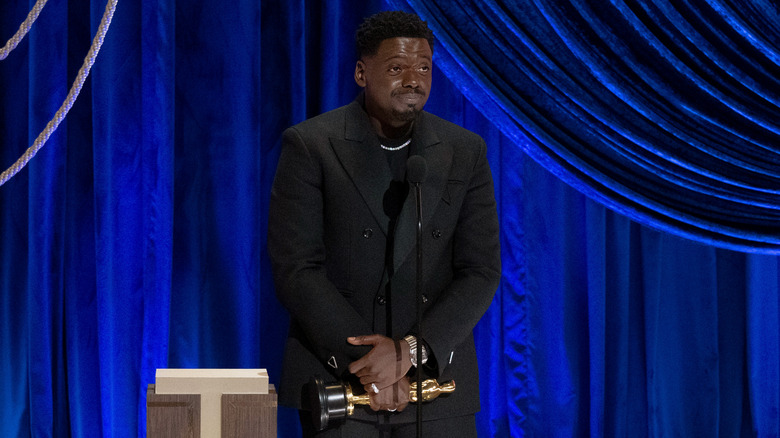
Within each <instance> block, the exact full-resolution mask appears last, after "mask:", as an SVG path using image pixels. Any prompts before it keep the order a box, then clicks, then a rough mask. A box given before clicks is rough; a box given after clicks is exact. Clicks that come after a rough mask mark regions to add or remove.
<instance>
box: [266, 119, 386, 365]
mask: <svg viewBox="0 0 780 438" xmlns="http://www.w3.org/2000/svg"><path fill="white" fill-rule="evenodd" d="M323 203H324V196H323V187H322V170H321V166H320V164H319V162H318V161H317V160H316V158H314V157H313V154H312V153H311V151H310V150H309V146H308V145H307V144H305V142H304V141H303V139H302V137H301V135H300V134H299V132H298V131H297V130H296V129H295V128H289V129H287V130H286V131H285V132H284V134H283V137H282V151H281V156H280V158H279V164H278V167H277V170H276V176H275V178H274V183H273V188H272V189H271V200H270V206H269V217H268V252H269V255H270V259H271V263H272V268H273V272H274V280H275V284H276V294H277V297H278V298H279V300H280V301H281V303H282V305H284V306H285V307H286V308H287V309H288V310H289V312H290V314H291V316H292V318H293V319H294V320H295V321H296V322H297V323H298V324H299V325H300V327H302V329H303V331H304V333H305V334H306V336H307V338H308V340H309V341H310V343H311V345H312V346H313V348H314V350H315V351H314V352H315V354H316V355H317V356H318V358H319V359H320V360H321V361H322V362H323V363H330V366H329V367H328V368H329V369H331V370H332V371H333V373H334V375H336V376H337V377H341V376H342V375H343V374H344V373H345V371H346V369H347V365H349V363H350V362H351V361H353V360H355V359H358V358H360V357H361V356H363V355H364V354H366V353H367V352H368V351H369V348H368V347H366V346H352V345H349V344H348V343H347V341H346V338H347V337H349V336H358V335H363V334H370V333H371V328H370V325H369V324H368V323H367V322H366V321H365V320H364V319H363V318H362V317H361V316H360V315H359V314H358V313H357V312H356V311H355V310H354V308H353V307H352V306H350V305H349V304H348V303H347V301H346V299H345V298H344V297H343V296H342V295H341V294H340V293H339V292H338V290H337V289H336V287H335V286H334V285H333V284H332V282H331V281H329V280H328V277H327V275H326V271H325V257H326V251H325V244H324V238H323V233H324V231H325V230H324V219H323ZM333 362H335V364H336V365H337V366H336V367H335V369H334V367H333Z"/></svg>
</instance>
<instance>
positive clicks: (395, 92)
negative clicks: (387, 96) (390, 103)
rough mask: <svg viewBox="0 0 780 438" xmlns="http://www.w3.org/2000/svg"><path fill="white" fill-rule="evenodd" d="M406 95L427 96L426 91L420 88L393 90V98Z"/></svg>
mask: <svg viewBox="0 0 780 438" xmlns="http://www.w3.org/2000/svg"><path fill="white" fill-rule="evenodd" d="M404 94H419V95H421V96H425V91H423V90H421V89H419V88H398V89H396V90H393V92H392V94H391V95H392V96H393V97H395V96H401V95H404Z"/></svg>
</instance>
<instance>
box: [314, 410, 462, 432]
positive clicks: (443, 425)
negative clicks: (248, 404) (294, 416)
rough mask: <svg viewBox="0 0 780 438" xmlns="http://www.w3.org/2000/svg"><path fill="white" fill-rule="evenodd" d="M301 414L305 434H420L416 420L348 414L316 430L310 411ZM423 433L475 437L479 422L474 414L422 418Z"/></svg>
mask: <svg viewBox="0 0 780 438" xmlns="http://www.w3.org/2000/svg"><path fill="white" fill-rule="evenodd" d="M299 415H300V419H301V426H302V429H303V437H304V438H311V437H316V438H337V437H342V438H352V437H354V438H372V437H373V438H415V437H416V436H417V423H406V424H394V425H391V424H380V423H377V422H365V421H356V420H351V419H349V418H347V420H346V422H344V423H343V424H342V425H340V426H339V427H336V428H329V429H326V430H323V431H321V432H317V430H316V429H315V428H314V425H313V424H312V421H311V412H309V411H299ZM387 415H393V414H390V413H388V414H387ZM422 435H423V437H424V438H455V437H457V438H476V437H477V422H476V419H475V418H474V415H466V416H463V417H454V418H445V419H441V420H430V421H423V427H422Z"/></svg>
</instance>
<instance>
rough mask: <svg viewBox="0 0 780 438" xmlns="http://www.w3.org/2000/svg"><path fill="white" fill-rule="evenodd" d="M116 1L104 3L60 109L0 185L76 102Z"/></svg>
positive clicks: (1, 180) (35, 150)
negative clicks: (98, 23)
mask: <svg viewBox="0 0 780 438" xmlns="http://www.w3.org/2000/svg"><path fill="white" fill-rule="evenodd" d="M118 1H119V0H108V2H107V3H106V11H105V12H104V13H103V19H102V20H101V21H100V27H99V28H98V31H97V33H96V34H95V38H94V39H93V40H92V46H91V47H90V48H89V52H88V53H87V57H86V58H84V64H82V66H81V69H79V73H78V75H77V76H76V80H74V81H73V85H72V86H71V87H70V92H69V93H68V95H67V96H66V97H65V101H64V102H62V106H60V109H59V110H57V112H56V113H55V114H54V118H52V119H51V121H49V123H48V124H47V125H46V128H45V129H44V130H43V132H41V133H40V134H39V135H38V138H36V139H35V142H34V143H33V144H32V146H30V147H29V148H28V149H27V152H25V153H24V155H22V156H21V157H20V158H19V159H18V160H17V161H16V163H14V164H13V165H12V166H11V167H10V168H9V169H8V170H6V171H5V172H3V173H2V174H0V186H2V185H3V184H5V182H6V181H8V180H9V179H11V177H13V176H14V175H16V174H17V173H18V172H19V171H20V170H22V168H23V167H24V166H25V165H27V163H28V162H29V161H30V160H31V159H32V157H34V156H35V154H36V153H38V151H39V150H40V149H41V148H42V147H43V144H44V143H46V141H47V140H48V139H49V137H51V134H52V133H53V132H54V131H55V130H56V129H57V127H58V126H59V125H60V123H61V122H62V120H63V119H65V116H66V115H67V114H68V111H70V108H71V107H72V106H73V103H74V102H76V98H77V97H78V96H79V93H80V92H81V87H83V86H84V82H85V81H86V80H87V76H89V71H90V69H91V68H92V64H94V63H95V58H96V57H97V54H98V52H99V51H100V46H102V45H103V40H104V39H105V36H106V32H107V31H108V27H109V26H110V25H111V19H112V18H113V17H114V10H116V4H117V2H118ZM31 13H32V12H31Z"/></svg>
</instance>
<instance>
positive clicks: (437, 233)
mask: <svg viewBox="0 0 780 438" xmlns="http://www.w3.org/2000/svg"><path fill="white" fill-rule="evenodd" d="M431 234H432V235H433V238H434V239H438V238H440V237H441V230H440V229H438V228H437V229H435V230H433V231H432V232H431Z"/></svg>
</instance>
